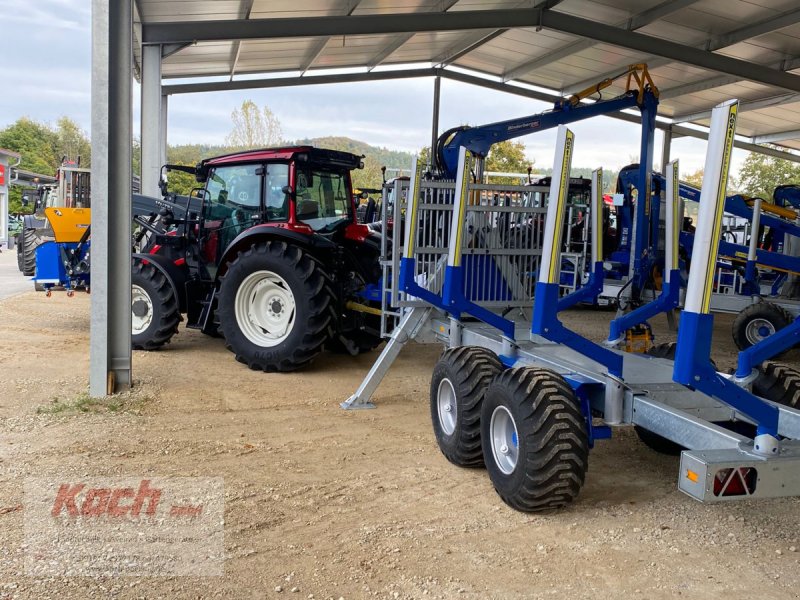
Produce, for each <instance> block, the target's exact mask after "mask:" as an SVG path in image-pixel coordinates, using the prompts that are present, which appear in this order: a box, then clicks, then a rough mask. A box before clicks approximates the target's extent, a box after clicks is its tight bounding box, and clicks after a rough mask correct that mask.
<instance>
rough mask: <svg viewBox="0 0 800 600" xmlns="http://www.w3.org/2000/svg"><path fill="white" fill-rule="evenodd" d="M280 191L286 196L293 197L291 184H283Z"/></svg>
mask: <svg viewBox="0 0 800 600" xmlns="http://www.w3.org/2000/svg"><path fill="white" fill-rule="evenodd" d="M281 191H282V192H283V193H284V194H286V195H287V196H291V197H294V190H293V189H292V186H290V185H285V186H283V187H282V188H281Z"/></svg>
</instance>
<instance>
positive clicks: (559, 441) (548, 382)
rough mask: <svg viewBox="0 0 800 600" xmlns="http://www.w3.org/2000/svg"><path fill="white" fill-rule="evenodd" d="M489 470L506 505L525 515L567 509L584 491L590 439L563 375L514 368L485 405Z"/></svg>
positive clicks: (499, 380) (499, 381)
mask: <svg viewBox="0 0 800 600" xmlns="http://www.w3.org/2000/svg"><path fill="white" fill-rule="evenodd" d="M481 440H482V444H483V455H484V460H485V462H486V469H487V470H488V472H489V478H490V479H491V481H492V484H493V485H494V488H495V490H497V493H498V494H499V495H500V497H501V498H502V499H503V502H505V503H506V504H508V505H509V506H511V507H512V508H515V509H517V510H520V511H523V512H535V511H540V510H550V509H555V508H561V507H563V506H566V505H567V504H569V503H570V502H572V501H573V500H574V499H575V498H576V497H577V496H578V493H579V492H580V490H581V488H582V487H583V483H584V481H585V479H586V471H587V469H588V466H589V436H588V432H587V431H586V419H585V417H584V415H583V413H582V412H581V407H580V402H579V401H578V398H577V396H576V395H575V393H574V392H573V390H572V388H571V387H570V386H569V384H568V383H567V382H566V381H565V380H564V378H563V377H561V375H559V374H558V373H556V372H554V371H550V370H548V369H532V368H522V369H509V370H507V371H504V372H503V373H501V374H500V375H499V376H498V377H497V378H496V379H495V380H494V382H493V383H492V384H491V385H490V386H489V388H488V389H487V390H486V394H485V396H484V399H483V406H482V407H481Z"/></svg>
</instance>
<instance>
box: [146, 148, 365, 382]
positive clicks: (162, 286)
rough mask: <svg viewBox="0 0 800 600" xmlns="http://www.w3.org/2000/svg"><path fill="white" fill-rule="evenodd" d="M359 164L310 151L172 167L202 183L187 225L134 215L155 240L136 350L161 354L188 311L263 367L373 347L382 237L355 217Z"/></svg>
mask: <svg viewBox="0 0 800 600" xmlns="http://www.w3.org/2000/svg"><path fill="white" fill-rule="evenodd" d="M361 167H363V163H362V160H361V157H358V156H356V155H353V154H350V153H347V152H338V151H334V150H324V149H320V148H313V147H310V146H295V147H287V148H275V149H268V150H256V151H248V152H240V153H235V154H230V155H226V156H220V157H217V158H212V159H208V160H204V161H202V162H201V163H200V164H199V165H197V167H182V166H167V167H166V168H167V169H176V170H181V171H186V172H190V173H192V174H194V175H195V176H196V177H197V180H198V181H199V182H200V183H202V184H203V187H202V188H201V189H198V190H196V192H195V193H194V196H195V198H194V199H185V200H186V202H192V201H194V202H195V203H196V204H197V205H198V206H197V210H196V211H195V210H192V209H191V208H187V210H185V211H184V214H185V216H184V217H179V216H176V215H175V214H173V211H172V209H170V208H169V207H166V208H164V209H162V210H161V211H160V212H159V213H158V215H155V214H151V215H150V216H143V215H141V214H140V215H139V216H137V219H136V223H137V225H138V227H140V228H141V232H146V233H147V234H149V235H150V237H151V239H150V241H149V242H148V244H147V247H148V251H147V253H146V254H136V255H134V258H133V277H132V282H133V298H132V305H131V311H132V321H133V330H132V334H133V345H134V347H135V348H140V349H145V350H153V349H156V348H160V347H161V346H163V345H164V344H166V343H167V342H169V341H170V339H171V338H172V336H173V335H174V334H175V333H176V332H177V330H178V324H179V322H180V321H181V320H182V319H183V316H182V315H186V320H187V325H188V326H189V327H192V328H196V329H200V330H201V331H203V332H204V333H206V334H209V335H220V336H222V337H224V338H225V341H226V346H227V347H228V349H230V350H231V351H232V352H233V353H234V354H235V355H236V359H237V360H238V361H240V362H242V363H244V364H246V365H248V366H249V367H250V368H252V369H259V370H264V371H291V370H294V369H298V368H300V367H303V366H305V365H307V364H308V363H310V362H311V361H312V360H313V359H314V357H315V356H317V355H318V354H319V353H320V352H321V351H322V349H323V348H324V347H327V348H330V349H333V350H337V351H343V352H347V353H350V354H354V355H355V354H358V353H360V352H364V351H366V350H369V349H372V348H374V347H375V346H377V345H378V344H379V343H380V309H379V308H378V307H379V306H380V297H381V294H380V277H381V270H380V264H379V253H380V236H379V235H378V234H376V233H374V232H372V231H371V230H370V229H369V228H368V227H367V226H366V225H362V224H359V223H358V222H357V220H356V206H355V202H354V198H353V193H352V186H351V180H350V172H351V171H352V170H353V169H356V168H361ZM154 201H155V200H154ZM175 201H176V203H178V204H179V203H180V202H181V199H180V198H178V199H175ZM155 216H157V217H158V219H154V218H153V217H155Z"/></svg>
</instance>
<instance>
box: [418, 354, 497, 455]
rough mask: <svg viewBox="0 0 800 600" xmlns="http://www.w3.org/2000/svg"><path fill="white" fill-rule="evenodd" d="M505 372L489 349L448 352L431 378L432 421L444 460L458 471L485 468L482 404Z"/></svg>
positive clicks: (437, 365) (438, 363)
mask: <svg viewBox="0 0 800 600" xmlns="http://www.w3.org/2000/svg"><path fill="white" fill-rule="evenodd" d="M502 371H503V364H502V363H501V362H500V359H499V358H497V355H496V354H495V353H494V352H492V351H491V350H487V349H486V348H479V347H477V346H461V347H460V348H450V349H449V350H445V351H444V353H443V354H442V356H441V358H440V359H439V362H437V363H436V366H435V367H434V368H433V377H432V378H431V395H430V396H431V421H432V422H433V433H434V435H435V436H436V443H437V444H438V445H439V450H441V451H442V454H444V456H445V458H446V459H447V460H449V461H450V462H451V463H453V464H454V465H458V466H459V467H482V466H483V452H482V450H481V403H482V402H483V395H484V393H485V392H486V388H488V387H489V384H491V383H492V381H493V380H494V378H495V377H497V375H498V374H500V373H501V372H502Z"/></svg>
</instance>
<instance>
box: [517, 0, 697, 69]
mask: <svg viewBox="0 0 800 600" xmlns="http://www.w3.org/2000/svg"><path fill="white" fill-rule="evenodd" d="M697 1H698V0H664V2H662V3H661V4H658V5H656V6H654V7H653V8H650V9H648V10H645V11H643V12H640V13H639V14H637V15H633V16H632V17H630V18H628V19H625V20H624V21H620V22H619V23H617V27H621V28H624V29H626V30H628V31H635V30H636V29H640V28H642V27H644V26H645V25H648V24H650V23H652V22H653V21H657V20H658V19H661V18H664V17H666V16H667V15H670V14H672V13H674V12H677V11H679V10H681V9H684V8H686V7H687V6H690V5H692V4H694V3H695V2H697ZM596 44H597V42H596V41H595V40H590V39H582V40H578V41H577V42H573V43H571V44H567V45H566V46H562V47H561V48H557V49H555V50H553V51H551V52H547V53H546V54H544V55H542V56H538V57H536V58H534V59H533V60H527V61H525V62H523V63H521V64H519V65H517V66H516V67H513V68H512V69H510V70H509V71H507V72H506V73H505V74H504V75H503V79H504V80H505V81H508V80H509V79H518V78H519V77H522V76H523V75H527V74H528V73H530V72H531V71H535V70H536V69H539V68H541V67H544V66H546V65H549V64H550V63H554V62H556V61H558V60H561V59H562V58H566V57H568V56H572V55H573V54H577V53H578V52H582V51H583V50H588V49H589V48H591V47H593V46H595V45H596Z"/></svg>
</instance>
